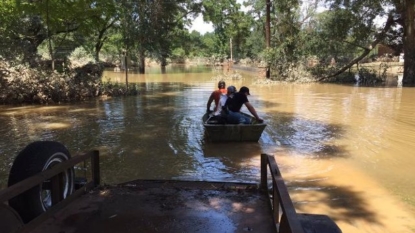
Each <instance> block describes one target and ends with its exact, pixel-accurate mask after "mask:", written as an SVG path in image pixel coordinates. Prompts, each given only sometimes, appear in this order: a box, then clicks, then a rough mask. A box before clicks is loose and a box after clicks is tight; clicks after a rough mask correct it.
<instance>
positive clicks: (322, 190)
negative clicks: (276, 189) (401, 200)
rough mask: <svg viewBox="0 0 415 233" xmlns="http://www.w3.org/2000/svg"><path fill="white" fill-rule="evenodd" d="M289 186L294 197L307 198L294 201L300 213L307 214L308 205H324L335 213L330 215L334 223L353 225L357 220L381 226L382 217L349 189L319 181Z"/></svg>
mask: <svg viewBox="0 0 415 233" xmlns="http://www.w3.org/2000/svg"><path fill="white" fill-rule="evenodd" d="M287 186H288V189H289V192H290V194H291V195H292V196H296V195H303V196H304V197H306V198H307V199H306V200H296V201H294V205H295V207H296V209H297V211H298V212H307V211H308V209H306V206H307V205H311V206H318V205H322V204H323V203H324V205H326V206H328V207H327V208H328V209H331V211H333V213H335V214H331V215H330V218H332V219H333V220H334V221H344V222H348V223H353V221H356V220H364V221H365V222H368V223H371V224H373V223H376V225H381V221H379V219H380V218H381V217H380V216H381V215H380V214H378V213H376V212H374V211H371V210H369V209H368V208H367V207H368V202H367V201H366V200H365V198H364V197H363V195H362V193H360V192H356V191H353V190H351V189H350V188H348V187H344V186H343V187H341V186H333V185H326V184H324V183H323V182H319V181H307V182H289V183H288V184H287ZM313 202H314V205H313Z"/></svg>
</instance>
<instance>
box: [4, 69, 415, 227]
mask: <svg viewBox="0 0 415 233" xmlns="http://www.w3.org/2000/svg"><path fill="white" fill-rule="evenodd" d="M216 75H217V74H216V73H212V71H210V70H209V69H206V68H203V67H190V68H186V69H184V68H180V69H175V68H172V67H169V68H168V69H167V72H166V73H165V74H162V73H160V72H159V71H158V69H156V70H152V69H149V72H148V73H146V74H144V75H139V74H132V73H129V74H128V80H129V83H134V84H136V85H137V86H138V89H139V91H140V94H139V95H138V96H131V97H125V98H122V97H120V98H108V99H99V100H93V101H88V102H84V103H77V104H61V105H55V106H1V107H0V124H1V125H2V127H1V128H0V134H1V135H2V140H1V141H0V187H2V188H3V187H5V186H6V185H7V176H8V172H9V169H10V167H11V164H12V162H13V159H14V157H15V156H16V155H17V153H18V152H19V151H20V150H21V149H23V148H24V146H26V145H27V144H28V143H30V142H32V141H35V140H56V141H59V142H62V143H63V144H64V145H65V146H66V147H67V148H68V149H69V151H70V152H71V153H72V154H73V155H74V154H77V153H79V152H82V151H86V150H90V149H99V150H100V154H101V169H102V170H101V172H102V179H103V182H104V183H106V184H114V183H119V182H125V181H129V180H134V179H184V180H218V181H249V182H257V181H259V170H260V168H259V162H260V158H259V157H260V154H261V153H269V154H272V155H274V156H275V158H276V161H277V163H278V164H279V167H280V169H281V172H282V174H283V177H284V178H285V180H286V182H287V185H288V187H289V192H290V195H291V197H292V199H293V202H294V204H295V207H296V208H297V211H298V212H304V213H315V214H326V215H329V216H330V217H331V218H332V219H333V220H335V222H336V223H337V224H338V225H339V227H340V228H341V229H342V231H343V232H345V233H347V232H362V233H363V232H364V233H366V232H399V233H401V232H404V233H406V232H415V221H414V220H415V217H414V216H415V172H414V167H415V156H414V152H415V117H414V116H415V104H414V100H415V89H414V88H396V87H389V88H381V87H359V86H351V85H348V86H347V85H336V84H284V83H281V84H275V85H260V84H255V83H254V81H255V80H254V78H253V77H252V76H253V75H252V74H249V73H242V76H243V79H242V80H232V79H229V80H226V82H227V84H228V85H234V86H236V87H237V88H239V87H241V86H242V85H246V86H248V87H249V88H250V92H251V96H249V100H250V102H251V103H252V105H253V106H254V107H255V108H256V110H257V112H258V113H259V115H260V116H261V117H262V118H263V119H264V120H265V122H266V123H267V124H268V126H267V128H266V129H265V131H264V133H263V134H262V137H261V139H260V141H259V142H258V143H225V144H223V143H222V144H221V143H209V142H207V141H206V140H205V138H204V129H203V127H202V124H201V117H202V115H203V113H204V112H205V110H206V101H207V98H208V97H209V94H210V92H211V91H212V90H214V89H215V88H216V84H217V80H215V79H214V77H215V76H216ZM103 79H105V80H107V79H110V80H111V81H112V82H124V80H125V75H124V73H113V72H111V71H108V72H105V73H104V78H103ZM244 111H247V110H246V109H244Z"/></svg>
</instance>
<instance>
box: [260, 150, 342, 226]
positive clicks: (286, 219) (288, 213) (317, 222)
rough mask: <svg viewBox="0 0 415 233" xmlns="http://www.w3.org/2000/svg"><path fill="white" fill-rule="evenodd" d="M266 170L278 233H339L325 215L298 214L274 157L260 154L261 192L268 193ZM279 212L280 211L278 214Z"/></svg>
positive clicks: (334, 224) (333, 223)
mask: <svg viewBox="0 0 415 233" xmlns="http://www.w3.org/2000/svg"><path fill="white" fill-rule="evenodd" d="M268 168H269V171H270V175H271V176H270V177H271V180H272V190H271V193H272V195H271V198H270V200H271V202H272V203H271V206H272V212H273V216H274V221H275V226H276V228H277V232H278V233H308V232H319V233H341V232H342V231H341V230H340V228H339V227H338V226H337V224H336V223H335V222H334V221H333V220H332V219H331V218H329V217H328V216H327V215H320V214H303V213H301V214H298V213H297V212H296V211H295V208H294V205H293V203H292V201H291V198H290V195H289V194H288V190H287V187H286V186H285V183H284V180H283V178H282V176H281V172H280V170H279V169H278V166H277V162H276V161H275V158H274V156H271V155H267V154H261V185H260V188H261V190H263V191H265V192H266V193H268V195H269V194H270V192H269V191H268ZM280 210H282V211H281V212H280Z"/></svg>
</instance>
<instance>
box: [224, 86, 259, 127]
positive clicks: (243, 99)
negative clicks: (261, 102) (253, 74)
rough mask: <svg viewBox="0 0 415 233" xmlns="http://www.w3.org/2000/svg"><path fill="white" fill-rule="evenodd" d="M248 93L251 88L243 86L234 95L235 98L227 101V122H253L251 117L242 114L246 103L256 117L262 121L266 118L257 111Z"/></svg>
mask: <svg viewBox="0 0 415 233" xmlns="http://www.w3.org/2000/svg"><path fill="white" fill-rule="evenodd" d="M248 95H250V93H249V88H247V87H241V89H239V92H237V93H235V94H234V95H233V98H228V100H227V101H226V106H227V108H228V110H229V111H228V112H229V113H228V116H227V122H228V123H230V124H251V118H249V117H247V116H245V115H244V114H242V113H241V112H240V111H241V108H242V105H244V104H245V106H246V108H247V109H248V110H249V112H250V113H251V114H252V115H253V116H254V117H255V119H256V120H257V121H258V122H260V123H262V122H264V120H262V119H261V118H259V116H258V114H257V113H256V111H255V108H254V107H253V106H252V105H251V103H249V101H248Z"/></svg>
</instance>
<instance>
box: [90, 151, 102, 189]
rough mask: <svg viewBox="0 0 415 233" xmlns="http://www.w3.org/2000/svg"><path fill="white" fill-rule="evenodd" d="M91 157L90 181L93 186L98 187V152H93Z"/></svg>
mask: <svg viewBox="0 0 415 233" xmlns="http://www.w3.org/2000/svg"><path fill="white" fill-rule="evenodd" d="M92 153H93V154H92V156H91V168H92V180H93V182H94V186H98V185H99V184H100V183H101V175H100V169H99V151H98V150H94V151H93V152H92Z"/></svg>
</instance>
